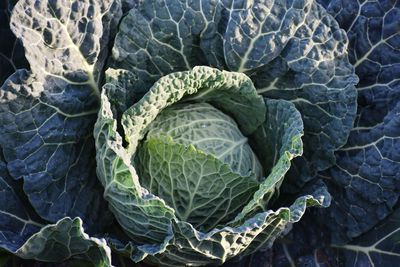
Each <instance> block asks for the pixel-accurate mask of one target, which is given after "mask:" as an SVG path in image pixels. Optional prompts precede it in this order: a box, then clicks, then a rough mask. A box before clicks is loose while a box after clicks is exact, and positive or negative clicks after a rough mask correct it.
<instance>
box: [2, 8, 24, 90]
mask: <svg viewBox="0 0 400 267" xmlns="http://www.w3.org/2000/svg"><path fill="white" fill-rule="evenodd" d="M13 7H14V5H13V3H12V1H8V0H4V1H1V3H0V38H1V40H2V41H1V42H0V85H2V84H3V82H4V81H5V80H6V79H7V78H8V76H10V75H11V74H12V73H13V72H14V71H16V70H17V69H19V68H27V67H28V62H27V61H26V59H25V56H24V49H23V47H22V44H21V42H20V41H18V40H17V39H16V38H15V36H14V34H13V33H12V31H11V29H10V16H11V15H10V13H11V10H12V8H13Z"/></svg>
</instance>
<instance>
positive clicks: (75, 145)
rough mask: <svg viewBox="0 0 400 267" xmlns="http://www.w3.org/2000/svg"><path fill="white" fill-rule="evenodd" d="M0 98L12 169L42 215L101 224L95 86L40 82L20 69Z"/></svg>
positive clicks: (3, 139)
mask: <svg viewBox="0 0 400 267" xmlns="http://www.w3.org/2000/svg"><path fill="white" fill-rule="evenodd" d="M60 92H61V94H60ZM66 98H70V101H68V102H65V99H66ZM80 100H84V101H85V100H86V102H81V101H80ZM0 101H1V102H0V103H1V105H0V121H1V128H0V132H1V135H0V144H1V146H2V148H3V151H4V156H5V159H6V161H7V162H8V165H7V166H8V170H9V172H10V174H11V176H12V177H14V178H15V179H19V178H23V179H24V192H25V193H26V195H27V196H28V198H29V200H30V202H31V203H32V205H33V206H34V207H35V210H36V211H37V212H38V214H39V215H40V216H42V217H43V218H45V219H47V220H49V221H53V222H55V221H57V220H58V219H59V218H62V217H64V216H65V215H66V214H68V215H71V216H80V217H82V218H86V219H87V221H86V222H85V223H87V224H89V225H94V224H97V222H98V219H99V218H101V216H102V212H101V210H102V209H103V207H102V206H104V204H102V201H101V199H99V198H98V196H99V195H101V192H102V189H101V188H100V187H99V186H98V185H96V175H95V161H94V160H93V156H92V155H93V153H94V144H93V139H92V129H93V128H92V127H93V123H94V121H95V120H96V114H97V100H96V97H93V94H92V91H91V90H90V89H89V88H87V87H85V86H78V85H71V84H68V83H66V82H65V81H63V80H59V79H57V78H53V77H51V76H48V77H47V80H45V81H43V80H42V81H41V82H38V81H37V77H36V76H35V75H31V74H29V73H28V72H26V71H18V72H16V73H15V74H14V75H13V76H11V77H10V79H9V80H7V82H6V83H5V84H4V85H3V87H2V88H1V91H0Z"/></svg>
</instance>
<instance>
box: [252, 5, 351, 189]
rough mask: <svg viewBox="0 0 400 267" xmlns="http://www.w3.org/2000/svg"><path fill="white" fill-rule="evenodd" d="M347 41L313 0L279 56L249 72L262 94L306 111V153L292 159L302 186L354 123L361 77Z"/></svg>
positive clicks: (294, 182)
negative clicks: (349, 53) (359, 78)
mask: <svg viewBox="0 0 400 267" xmlns="http://www.w3.org/2000/svg"><path fill="white" fill-rule="evenodd" d="M346 45H347V37H346V33H345V32H344V31H343V30H341V29H340V28H339V25H338V24H337V22H336V21H335V20H334V18H333V17H331V16H329V15H328V14H327V13H326V11H325V10H324V9H323V8H322V7H321V6H320V5H318V4H316V3H313V4H312V6H311V8H310V12H309V14H308V15H307V16H306V18H305V23H304V24H302V25H301V26H300V27H299V29H298V30H297V31H296V33H295V34H294V37H293V38H292V39H291V40H290V41H289V42H288V43H287V45H286V47H285V49H284V50H283V51H282V53H281V54H280V55H279V57H277V58H276V59H275V60H273V61H272V62H270V63H269V64H267V65H266V66H264V67H261V68H259V69H257V70H255V72H253V73H252V74H251V78H252V79H253V81H254V82H255V85H256V87H257V88H258V92H259V93H262V94H263V95H264V96H266V97H268V98H277V99H286V100H288V101H291V102H292V103H294V104H295V105H296V108H297V109H298V110H299V111H300V113H301V115H302V119H303V122H304V138H303V140H304V156H303V157H302V158H299V159H296V160H295V161H294V165H295V168H293V169H292V170H291V173H290V177H291V179H290V184H291V185H292V186H294V185H297V186H302V185H303V184H304V182H305V181H307V180H308V179H309V178H310V177H311V176H310V174H312V173H314V172H315V171H316V170H323V169H326V168H327V167H329V166H331V165H332V164H333V163H334V162H335V158H334V151H335V150H337V149H338V148H339V147H340V146H342V145H343V144H344V143H345V142H346V140H347V137H348V133H349V131H350V129H351V127H352V125H353V121H354V117H355V112H356V90H355V88H354V85H355V84H356V83H357V77H356V76H355V75H354V69H353V67H352V66H351V65H350V64H349V62H348V58H347V53H346ZM297 169H300V170H301V171H299V172H296V170H297ZM307 169H309V170H310V171H311V172H310V171H309V170H307Z"/></svg>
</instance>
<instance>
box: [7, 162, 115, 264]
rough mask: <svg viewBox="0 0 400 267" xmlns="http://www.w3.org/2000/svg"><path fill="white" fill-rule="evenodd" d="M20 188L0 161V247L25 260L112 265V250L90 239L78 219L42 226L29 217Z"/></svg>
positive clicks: (96, 240) (66, 219) (100, 241)
mask: <svg viewBox="0 0 400 267" xmlns="http://www.w3.org/2000/svg"><path fill="white" fill-rule="evenodd" d="M19 191H21V188H20V187H19V184H18V183H17V181H15V180H14V179H12V178H11V177H10V176H9V175H8V173H7V168H6V164H5V163H4V162H3V161H2V159H1V158H0V203H6V204H5V205H1V207H0V248H1V249H5V250H7V251H9V252H11V253H13V254H14V255H17V256H19V257H22V258H25V259H35V260H40V261H63V260H66V259H68V258H70V257H76V256H77V257H80V258H84V259H86V260H89V261H91V262H93V264H95V266H104V267H106V266H111V251H110V249H109V248H108V247H107V245H106V243H105V241H104V240H101V239H97V238H91V237H89V236H88V235H87V234H86V233H85V232H84V230H83V227H82V221H81V220H80V219H79V218H76V219H73V220H72V219H71V218H68V217H67V218H63V219H61V220H60V221H58V222H57V223H56V224H49V225H46V226H44V224H43V222H42V221H41V220H40V219H39V221H37V218H36V217H35V216H31V212H30V211H29V210H28V209H29V205H26V203H25V200H24V199H23V198H22V197H21V196H20V195H21V194H20V192H19Z"/></svg>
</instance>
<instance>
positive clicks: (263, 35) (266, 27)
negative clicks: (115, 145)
mask: <svg viewBox="0 0 400 267" xmlns="http://www.w3.org/2000/svg"><path fill="white" fill-rule="evenodd" d="M227 2H229V1H225V2H224V4H225V7H226V8H227V9H228V10H229V17H227V18H226V17H224V19H225V20H227V25H226V29H225V32H224V35H223V37H224V41H223V45H224V56H225V60H226V64H227V65H228V68H229V70H232V71H239V72H245V71H247V70H252V69H255V68H258V67H261V66H264V65H266V64H268V63H269V62H270V61H272V60H273V59H274V58H276V57H277V56H278V55H279V54H280V53H281V52H282V50H283V49H284V48H285V46H286V44H287V42H288V41H289V40H290V39H291V37H293V35H294V34H295V33H296V31H297V29H298V28H299V27H300V26H302V25H303V24H304V20H305V18H306V15H307V14H308V13H309V12H310V7H311V3H312V1H310V0H290V1H265V0H256V1H243V0H240V1H230V3H227ZM229 4H230V5H229Z"/></svg>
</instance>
